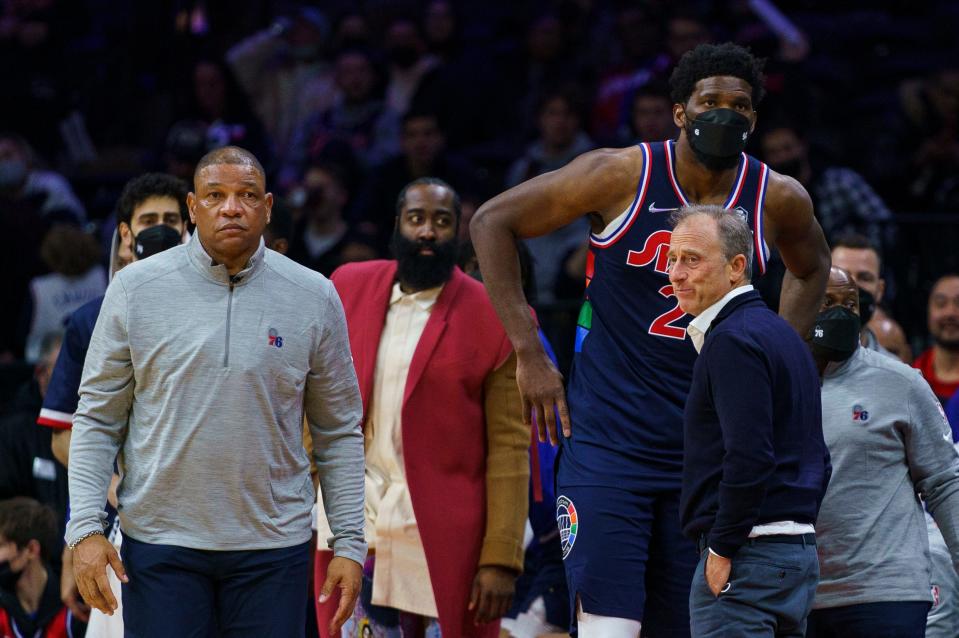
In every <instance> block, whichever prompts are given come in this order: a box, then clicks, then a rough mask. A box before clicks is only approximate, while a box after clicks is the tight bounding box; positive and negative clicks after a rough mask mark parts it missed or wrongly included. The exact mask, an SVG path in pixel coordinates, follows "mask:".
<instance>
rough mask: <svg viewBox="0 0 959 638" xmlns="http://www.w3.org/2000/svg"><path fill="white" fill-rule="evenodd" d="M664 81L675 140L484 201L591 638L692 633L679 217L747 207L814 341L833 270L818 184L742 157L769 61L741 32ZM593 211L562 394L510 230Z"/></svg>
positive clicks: (530, 412)
mask: <svg viewBox="0 0 959 638" xmlns="http://www.w3.org/2000/svg"><path fill="white" fill-rule="evenodd" d="M670 85H671V91H672V99H673V102H674V105H673V118H674V121H675V123H676V126H677V127H678V128H679V130H680V133H679V137H678V139H676V140H667V141H664V142H656V143H644V144H641V145H639V146H635V147H632V148H625V149H601V150H598V151H593V152H590V153H586V154H584V155H582V156H580V157H578V158H577V159H575V160H574V161H572V162H571V163H570V164H568V165H567V166H565V167H564V168H561V169H559V170H557V171H554V172H551V173H547V174H545V175H541V176H539V177H535V178H533V179H531V180H529V181H527V182H524V183H522V184H520V185H518V186H516V187H515V188H512V189H510V190H508V191H506V192H504V193H502V194H500V195H498V196H497V197H495V198H493V199H492V200H490V201H488V202H487V203H485V204H484V205H483V206H482V207H481V208H480V209H479V211H478V212H477V213H476V215H475V217H474V218H473V221H472V223H471V231H472V238H473V243H474V246H475V248H476V254H477V256H478V258H479V262H480V266H481V268H482V272H483V280H484V282H485V284H486V287H487V290H488V292H489V295H490V298H491V299H492V301H493V304H494V306H495V307H496V311H497V313H498V314H499V316H500V319H501V320H502V322H503V325H504V326H505V327H506V331H507V333H508V334H509V337H510V339H511V340H512V342H513V347H514V348H515V350H516V353H517V381H518V383H519V386H520V391H521V393H522V396H523V401H524V411H525V413H526V418H527V419H532V418H535V422H536V423H537V424H539V427H540V437H541V438H543V437H545V436H546V432H545V431H544V430H545V429H546V428H545V427H544V426H545V424H546V423H549V422H551V420H552V415H553V413H554V411H555V414H557V415H558V416H559V419H560V421H561V423H562V429H563V434H564V436H563V437H560V438H561V439H562V440H561V444H562V448H561V451H560V456H559V463H558V473H557V492H556V493H557V519H558V522H559V525H560V531H561V536H562V540H563V551H564V562H565V566H566V574H567V578H568V580H569V591H570V604H571V607H572V610H573V611H574V614H573V618H575V619H576V620H574V628H575V629H578V633H579V635H580V636H583V637H585V638H592V637H593V636H603V637H606V638H609V637H612V638H618V637H620V636H622V637H629V638H633V637H635V636H638V635H640V633H641V632H642V634H643V635H649V636H655V637H656V638H660V637H663V636H688V635H689V613H688V603H689V583H690V582H691V578H692V572H693V569H694V567H695V565H696V562H697V554H696V548H695V547H694V546H693V545H692V543H690V542H689V541H687V540H685V539H683V537H682V535H681V533H680V529H679V514H678V503H679V490H680V475H681V471H682V461H683V435H682V429H683V428H682V414H683V406H684V403H685V400H686V394H687V392H688V390H689V386H690V381H691V377H692V368H693V360H694V357H695V350H694V348H693V346H692V343H691V342H690V340H689V339H687V338H686V332H685V329H686V326H687V325H688V323H689V319H690V317H688V316H687V315H685V314H684V313H683V311H682V310H681V309H680V308H679V305H678V303H677V301H676V298H675V297H674V296H673V289H672V287H671V286H670V284H669V279H668V277H667V272H666V264H667V261H666V253H667V250H668V248H669V240H670V234H671V228H670V226H669V223H668V220H667V217H668V214H669V212H670V211H672V210H675V209H677V208H679V207H681V206H684V205H686V204H687V203H696V204H718V205H720V206H723V207H725V208H727V209H728V210H729V211H730V213H731V214H738V215H741V216H743V217H744V218H745V219H746V221H747V222H748V224H749V226H750V229H751V230H752V231H753V234H754V241H755V248H756V250H755V254H756V257H755V259H756V263H755V264H754V268H753V271H754V272H755V273H758V275H759V276H761V274H762V273H764V272H765V269H766V260H767V258H768V256H769V250H770V247H772V246H775V248H776V249H778V251H779V254H780V256H781V257H782V260H783V262H784V263H785V266H786V269H787V272H786V274H785V277H784V280H783V282H782V293H781V299H780V304H779V308H780V313H781V314H782V315H783V317H784V318H785V319H786V320H788V321H789V322H790V324H791V325H792V326H793V327H794V328H795V329H796V330H797V331H798V332H799V333H800V334H802V335H805V334H806V333H807V331H808V330H809V328H810V327H811V324H812V321H813V319H814V317H815V314H816V312H817V311H818V308H819V303H820V300H821V299H822V295H823V292H824V290H825V285H826V279H827V277H828V273H829V249H828V247H827V245H826V241H825V239H824V238H823V233H822V229H821V228H820V227H819V224H818V223H817V222H816V220H815V218H814V216H813V210H812V203H811V201H810V199H809V195H808V193H806V191H805V190H804V189H803V187H802V186H800V185H799V183H798V182H796V180H794V179H792V178H790V177H787V176H784V175H780V174H778V173H776V172H774V171H771V170H769V168H768V167H767V166H766V165H765V164H763V163H762V162H759V161H758V160H756V159H754V158H752V157H749V156H748V155H746V154H745V153H743V149H744V148H745V144H746V140H747V139H748V137H749V134H750V133H751V132H752V130H753V128H754V126H755V124H756V105H757V104H758V103H759V101H760V99H761V98H762V95H763V92H764V91H763V75H762V63H761V61H759V60H757V59H756V58H754V57H753V56H752V55H751V54H750V53H749V52H748V51H747V50H746V49H743V48H741V47H739V46H736V45H733V44H728V43H727V44H722V45H701V46H699V47H697V48H696V49H694V50H693V51H690V52H689V53H687V54H686V55H684V56H683V58H682V59H681V60H680V61H679V64H678V65H677V67H676V69H675V71H674V72H673V75H672V77H671V79H670ZM583 215H585V216H587V217H588V218H589V220H590V222H591V224H592V234H591V236H590V247H589V257H588V260H587V288H586V294H585V303H584V305H583V309H582V311H581V312H580V318H579V329H578V332H577V338H576V349H575V350H576V354H575V356H574V361H573V367H572V370H571V373H570V379H569V385H568V388H567V391H566V394H565V395H564V390H563V379H562V376H561V375H560V373H559V371H558V370H557V369H556V367H555V366H553V364H552V363H551V362H550V361H549V358H548V357H547V356H546V354H545V353H544V352H543V348H542V346H541V345H540V342H539V338H538V336H537V332H536V324H535V323H534V321H533V319H532V318H531V316H530V314H529V310H528V307H527V305H526V300H525V299H524V297H523V292H522V289H521V287H520V279H519V267H518V265H517V259H516V249H515V248H514V244H513V242H514V239H515V238H516V237H519V238H526V237H535V236H538V235H543V234H545V233H548V232H550V231H552V230H555V229H557V228H559V227H561V226H564V225H566V224H568V223H570V222H571V221H573V220H575V219H577V218H579V217H581V216H583ZM567 406H568V407H567ZM546 415H549V417H547V416H546ZM554 436H556V434H555V433H554V432H552V431H550V432H549V437H550V438H551V439H552V438H553V437H554ZM728 558H731V557H725V558H723V557H720V558H719V560H726V559H728Z"/></svg>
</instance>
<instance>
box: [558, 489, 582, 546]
mask: <svg viewBox="0 0 959 638" xmlns="http://www.w3.org/2000/svg"><path fill="white" fill-rule="evenodd" d="M556 523H557V524H558V525H559V542H560V545H561V546H562V548H563V559H564V560H565V559H566V557H567V556H568V555H569V552H570V550H572V549H573V543H575V542H576V534H577V533H578V532H579V516H578V515H577V513H576V507H575V506H574V505H573V501H571V500H569V499H568V498H566V497H565V496H560V497H559V498H557V499H556Z"/></svg>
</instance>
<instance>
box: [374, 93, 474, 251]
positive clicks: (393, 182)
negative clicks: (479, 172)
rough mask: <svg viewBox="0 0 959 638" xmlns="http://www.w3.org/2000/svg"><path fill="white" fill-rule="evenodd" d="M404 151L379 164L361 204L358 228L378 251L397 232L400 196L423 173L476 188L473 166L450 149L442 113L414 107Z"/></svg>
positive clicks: (406, 123)
mask: <svg viewBox="0 0 959 638" xmlns="http://www.w3.org/2000/svg"><path fill="white" fill-rule="evenodd" d="M400 146H401V149H402V150H401V152H400V154H399V155H395V156H393V157H391V158H390V159H389V160H387V161H386V162H385V163H383V164H382V165H380V166H379V167H377V168H375V169H374V170H373V171H372V172H371V174H370V176H369V178H368V180H367V184H366V185H365V186H364V187H363V189H362V200H361V201H360V202H358V205H357V215H358V217H359V219H358V223H357V227H356V228H357V230H358V231H359V232H360V233H361V234H362V235H364V236H367V237H372V238H374V239H373V246H374V248H376V251H377V253H379V254H381V255H385V254H386V252H387V244H388V243H389V238H390V235H391V233H392V232H393V224H394V220H395V215H396V210H395V204H396V197H397V195H399V193H400V191H401V190H403V187H404V186H405V185H406V184H408V183H410V182H411V181H413V180H414V179H417V178H420V177H427V176H433V177H438V178H439V179H442V180H443V181H445V182H447V183H448V184H450V185H452V186H453V188H455V189H456V190H457V191H460V192H474V191H475V190H476V189H475V181H476V180H475V175H474V171H473V167H472V166H471V165H470V163H469V162H467V161H466V160H465V159H464V158H462V157H461V156H460V155H457V154H455V153H451V152H448V151H447V150H446V136H445V134H444V132H443V130H442V129H441V128H440V120H439V117H438V116H437V115H436V114H434V113H432V112H421V111H413V112H410V113H407V114H406V115H405V116H404V117H403V126H402V130H401V137H400Z"/></svg>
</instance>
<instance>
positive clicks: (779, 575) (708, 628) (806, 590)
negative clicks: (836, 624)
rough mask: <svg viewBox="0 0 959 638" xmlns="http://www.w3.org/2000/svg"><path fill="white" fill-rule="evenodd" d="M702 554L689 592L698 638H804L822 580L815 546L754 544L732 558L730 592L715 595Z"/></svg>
mask: <svg viewBox="0 0 959 638" xmlns="http://www.w3.org/2000/svg"><path fill="white" fill-rule="evenodd" d="M708 552H709V550H708V549H704V550H703V551H702V554H701V556H700V560H699V565H698V566H697V567H696V574H695V575H694V576H693V583H692V586H691V587H690V592H689V620H690V627H691V629H692V636H693V638H718V637H720V636H722V637H723V638H739V637H742V638H757V637H767V636H768V637H772V636H776V637H789V638H802V636H803V635H804V634H805V632H806V617H807V616H808V615H809V610H810V609H812V603H813V597H814V596H815V594H816V585H817V583H818V582H819V559H818V557H817V556H816V547H815V545H812V544H805V545H803V544H791V543H775V542H769V541H768V540H767V541H759V540H757V541H750V542H748V543H747V544H746V545H743V546H742V547H741V548H740V549H739V551H738V552H736V555H735V556H734V557H733V563H732V570H731V571H730V573H729V585H728V589H726V590H725V591H723V592H722V593H720V594H719V596H714V595H713V592H712V591H711V590H710V589H709V586H708V585H707V584H706V576H705V569H706V556H707V554H708Z"/></svg>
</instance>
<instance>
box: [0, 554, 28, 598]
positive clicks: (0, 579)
mask: <svg viewBox="0 0 959 638" xmlns="http://www.w3.org/2000/svg"><path fill="white" fill-rule="evenodd" d="M22 575H23V572H22V571H21V572H15V571H13V570H12V569H10V561H8V560H3V561H0V589H5V590H7V591H13V590H14V589H15V588H16V586H17V581H18V580H20V576H22Z"/></svg>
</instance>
